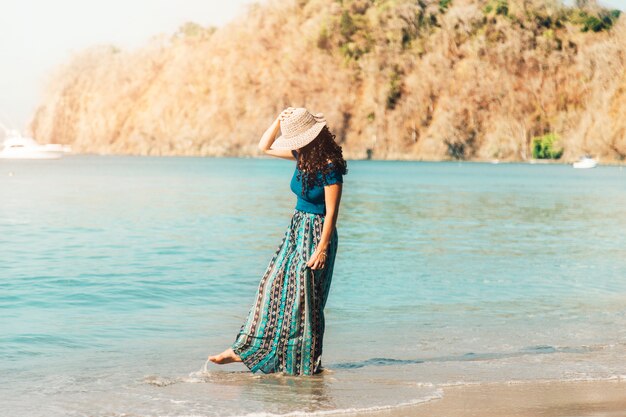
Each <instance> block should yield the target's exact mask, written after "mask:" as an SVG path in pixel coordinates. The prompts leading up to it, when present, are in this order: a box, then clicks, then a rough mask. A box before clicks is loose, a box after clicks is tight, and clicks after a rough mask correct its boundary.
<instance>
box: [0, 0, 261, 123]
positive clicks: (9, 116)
mask: <svg viewBox="0 0 626 417" xmlns="http://www.w3.org/2000/svg"><path fill="white" fill-rule="evenodd" d="M253 2H254V1H252V0H221V1H220V0H106V1H101V0H98V1H94V0H54V1H51V0H2V1H1V2H0V123H2V124H4V125H7V127H8V128H13V129H19V130H21V131H23V130H24V129H25V127H26V124H27V123H28V122H29V121H30V119H31V117H32V115H33V113H34V111H35V109H36V107H37V105H38V104H39V102H40V99H41V97H40V92H41V91H42V88H43V82H44V75H45V74H46V73H47V72H48V71H50V70H51V69H53V68H54V67H55V66H57V65H59V64H60V63H62V62H64V61H65V60H67V58H68V57H69V55H70V53H71V52H74V51H79V50H81V49H83V48H86V47H88V46H91V45H95V44H102V43H105V44H115V45H118V46H120V47H121V48H134V47H137V46H141V45H142V44H144V43H145V42H147V41H148V39H149V38H150V37H152V36H154V35H157V34H159V33H167V34H172V33H174V32H176V30H177V29H178V28H179V27H180V25H182V24H183V23H185V22H188V21H193V22H196V23H199V24H201V25H203V26H209V25H214V26H222V25H224V24H225V23H227V22H228V21H230V20H232V19H233V18H234V17H235V16H236V15H237V14H238V13H240V12H241V11H243V9H244V5H245V4H249V3H253Z"/></svg>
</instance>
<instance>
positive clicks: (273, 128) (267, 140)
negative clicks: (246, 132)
mask: <svg viewBox="0 0 626 417" xmlns="http://www.w3.org/2000/svg"><path fill="white" fill-rule="evenodd" d="M289 113H291V110H289V109H288V108H287V109H285V110H283V111H282V112H281V113H280V115H279V116H278V117H277V118H276V120H274V122H273V123H272V124H271V125H270V127H268V128H267V130H266V131H265V133H263V136H261V140H260V141H259V149H260V150H262V151H263V152H264V153H265V154H266V155H271V156H275V157H277V158H284V159H292V160H295V159H296V158H294V156H293V154H292V153H291V151H290V150H287V149H270V146H272V143H274V140H275V139H276V134H277V133H278V130H279V129H280V121H281V120H282V119H283V118H284V117H285V116H286V115H287V114H289Z"/></svg>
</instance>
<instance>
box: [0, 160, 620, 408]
mask: <svg viewBox="0 0 626 417" xmlns="http://www.w3.org/2000/svg"><path fill="white" fill-rule="evenodd" d="M293 167H294V166H293V162H292V161H286V160H277V159H230V158H224V159H216V158H140V157H112V156H107V157H98V156H73V157H68V158H66V159H63V160H58V161H14V162H10V161H1V162H0V201H1V203H0V319H1V320H0V330H1V332H0V375H1V377H0V397H1V398H2V403H3V411H2V413H4V414H6V415H11V416H47V417H50V416H79V415H92V416H121V415H132V416H157V415H159V416H183V415H186V416H189V415H194V416H231V415H249V414H254V415H263V414H264V413H267V414H284V413H294V412H307V413H322V414H328V413H335V412H342V411H343V410H350V409H376V408H385V407H390V406H394V405H398V404H406V403H416V402H420V401H426V400H429V399H432V398H437V397H438V396H440V395H441V389H440V387H441V386H442V385H447V384H457V383H475V382H481V381H512V380H534V379H587V378H615V377H619V376H623V375H626V363H624V361H623V357H624V354H625V353H626V279H625V278H626V249H625V248H626V211H625V210H624V207H626V170H623V168H620V167H609V166H600V167H598V168H595V169H591V170H575V169H573V168H571V166H567V165H527V164H481V163H456V162H450V163H428V162H384V161H380V162H378V161H349V173H348V175H347V176H346V177H345V178H344V180H345V183H344V194H343V197H342V206H341V210H340V218H339V221H338V226H337V227H338V235H339V241H340V243H339V250H338V253H337V259H336V263H335V272H334V276H333V284H332V288H331V292H330V296H329V300H328V304H327V307H326V312H327V313H326V314H327V316H326V317H327V319H326V320H327V321H326V326H327V327H326V335H325V338H324V356H323V364H324V365H325V367H326V368H327V369H329V370H330V372H329V373H328V374H326V375H323V376H318V377H309V378H294V377H285V376H280V375H261V374H258V375H253V374H251V373H250V372H247V370H246V368H245V367H244V366H243V365H241V364H232V365H226V366H223V367H219V366H217V365H213V364H209V366H208V372H206V373H204V372H202V371H201V370H202V367H203V365H204V364H205V361H206V357H207V355H208V354H212V353H217V352H219V351H221V350H222V349H224V348H225V347H226V346H228V345H229V344H230V343H231V342H232V341H234V338H235V336H236V334H237V331H238V330H239V328H240V326H241V324H242V323H243V320H244V319H245V314H246V313H247V311H248V309H249V306H250V303H251V302H252V301H253V296H254V291H255V289H256V286H257V284H258V281H259V279H260V278H261V275H262V273H263V271H264V269H265V267H266V265H267V263H268V262H269V260H270V258H271V255H272V254H273V253H274V251H275V250H276V248H277V245H278V244H279V243H280V241H281V239H282V236H283V234H284V232H285V231H286V228H287V226H288V224H289V219H290V217H291V215H292V213H293V208H294V206H295V196H294V195H293V194H292V193H291V191H290V189H289V181H290V178H291V174H292V172H293V171H292V170H293Z"/></svg>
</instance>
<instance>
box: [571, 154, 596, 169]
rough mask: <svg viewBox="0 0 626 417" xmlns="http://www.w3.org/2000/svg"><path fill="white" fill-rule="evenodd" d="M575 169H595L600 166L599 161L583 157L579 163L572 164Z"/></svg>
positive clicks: (586, 156)
mask: <svg viewBox="0 0 626 417" xmlns="http://www.w3.org/2000/svg"><path fill="white" fill-rule="evenodd" d="M572 165H573V166H574V168H595V167H596V166H597V165H598V161H596V160H595V159H593V158H592V157H591V156H589V155H585V156H583V157H581V158H580V159H579V160H578V161H576V162H574V163H573V164H572Z"/></svg>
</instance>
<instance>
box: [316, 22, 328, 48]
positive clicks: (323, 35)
mask: <svg viewBox="0 0 626 417" xmlns="http://www.w3.org/2000/svg"><path fill="white" fill-rule="evenodd" d="M317 47H318V48H320V49H330V34H329V33H328V27H326V25H323V26H322V28H321V29H320V33H319V35H318V36H317Z"/></svg>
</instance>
